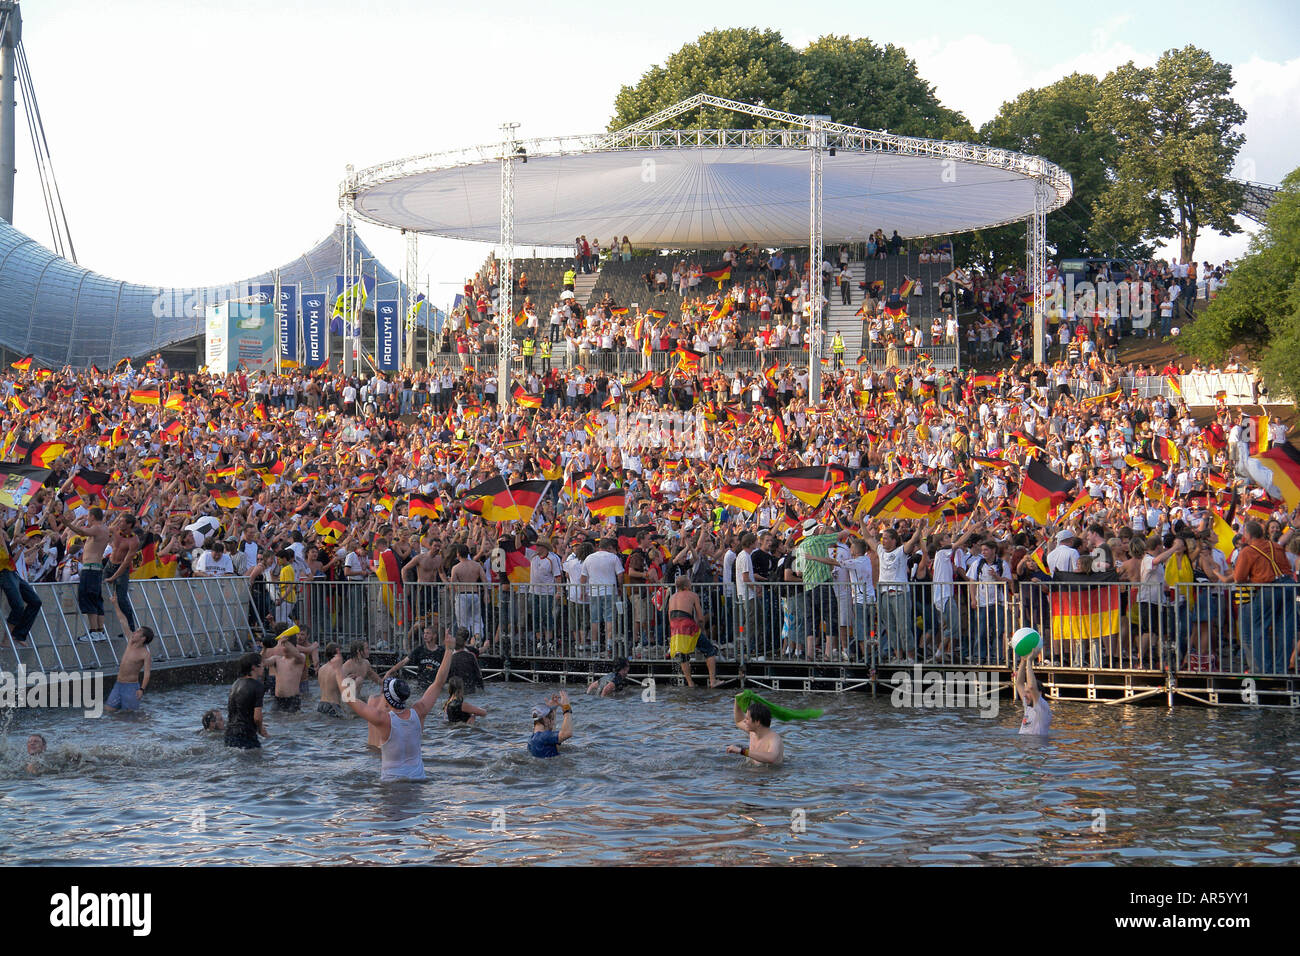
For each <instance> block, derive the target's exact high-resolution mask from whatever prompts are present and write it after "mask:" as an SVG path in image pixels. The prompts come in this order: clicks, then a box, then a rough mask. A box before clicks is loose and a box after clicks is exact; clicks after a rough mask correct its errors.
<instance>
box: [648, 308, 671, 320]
mask: <svg viewBox="0 0 1300 956" xmlns="http://www.w3.org/2000/svg"><path fill="white" fill-rule="evenodd" d="M645 314H646V315H648V316H649V317H650V318H652V319H663V318H666V317H667V316H668V313H667V312H665V311H664V310H663V309H646V312H645Z"/></svg>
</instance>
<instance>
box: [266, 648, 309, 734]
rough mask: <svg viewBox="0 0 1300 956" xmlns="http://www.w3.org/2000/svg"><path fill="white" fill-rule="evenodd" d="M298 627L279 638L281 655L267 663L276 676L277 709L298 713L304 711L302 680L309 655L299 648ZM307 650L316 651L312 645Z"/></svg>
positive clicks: (278, 710)
mask: <svg viewBox="0 0 1300 956" xmlns="http://www.w3.org/2000/svg"><path fill="white" fill-rule="evenodd" d="M297 630H298V629H297V627H290V628H289V629H288V630H286V631H284V632H283V633H282V634H281V635H280V637H279V643H280V653H279V654H277V655H275V656H274V657H272V658H270V660H268V661H267V662H266V666H267V669H268V670H270V671H271V672H273V673H274V674H275V709H276V711H277V712H289V713H297V712H298V711H300V710H302V678H303V674H305V673H306V672H307V655H306V654H304V653H303V649H299V647H298V634H297V633H296V632H297ZM306 649H307V650H315V649H316V645H315V644H310V645H308V647H307V648H306Z"/></svg>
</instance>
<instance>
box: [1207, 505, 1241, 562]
mask: <svg viewBox="0 0 1300 956" xmlns="http://www.w3.org/2000/svg"><path fill="white" fill-rule="evenodd" d="M1210 517H1211V525H1210V526H1211V528H1212V529H1213V530H1214V547H1215V550H1217V551H1219V552H1221V553H1222V554H1223V557H1224V560H1225V561H1231V560H1232V552H1233V551H1234V550H1235V549H1234V548H1233V546H1232V535H1233V532H1232V525H1230V524H1228V522H1226V521H1224V520H1223V516H1222V515H1220V514H1219V513H1218V512H1217V511H1214V510H1211V511H1210Z"/></svg>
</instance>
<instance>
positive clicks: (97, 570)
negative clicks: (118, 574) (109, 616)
mask: <svg viewBox="0 0 1300 956" xmlns="http://www.w3.org/2000/svg"><path fill="white" fill-rule="evenodd" d="M71 482H72V479H71V478H69V479H68V483H69V484H71ZM65 487H66V486H65ZM68 527H69V528H71V529H72V531H73V533H74V534H79V535H81V536H82V537H83V538H85V539H86V544H85V547H84V548H83V549H82V552H81V573H80V577H78V579H77V610H79V611H80V612H81V613H82V614H84V615H85V617H86V628H87V633H85V634H83V635H81V636H80V637H78V638H77V640H79V641H106V640H108V633H107V632H106V631H105V630H104V549H105V548H107V547H108V538H109V535H110V534H111V532H110V531H109V530H108V525H106V524H104V512H103V511H102V510H101V509H99V508H91V509H90V516H89V519H88V520H87V521H85V522H84V523H83V522H80V521H69V522H68Z"/></svg>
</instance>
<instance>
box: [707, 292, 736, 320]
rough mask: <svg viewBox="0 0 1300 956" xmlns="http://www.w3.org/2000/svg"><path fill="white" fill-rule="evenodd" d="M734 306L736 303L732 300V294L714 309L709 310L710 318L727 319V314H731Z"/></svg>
mask: <svg viewBox="0 0 1300 956" xmlns="http://www.w3.org/2000/svg"><path fill="white" fill-rule="evenodd" d="M734 307H735V303H734V302H732V301H731V296H727V297H726V298H725V299H723V300H722V301H721V302H719V303H718V304H717V305H715V306H714V307H713V309H712V311H710V312H709V318H711V319H725V318H726V317H727V316H729V315H731V310H732V309H733V308H734Z"/></svg>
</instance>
